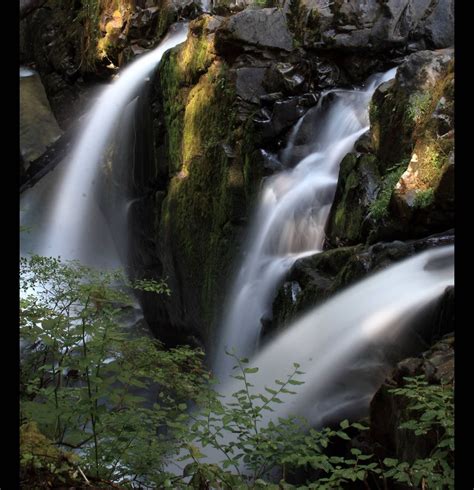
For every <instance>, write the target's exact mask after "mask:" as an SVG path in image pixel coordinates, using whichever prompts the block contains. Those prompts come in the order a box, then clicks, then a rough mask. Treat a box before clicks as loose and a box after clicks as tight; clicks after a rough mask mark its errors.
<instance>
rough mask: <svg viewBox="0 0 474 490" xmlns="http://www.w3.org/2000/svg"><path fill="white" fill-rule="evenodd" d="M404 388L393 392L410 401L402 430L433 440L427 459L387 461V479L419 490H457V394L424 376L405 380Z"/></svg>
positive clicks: (448, 386)
mask: <svg viewBox="0 0 474 490" xmlns="http://www.w3.org/2000/svg"><path fill="white" fill-rule="evenodd" d="M404 379H405V382H406V384H405V385H404V386H403V387H402V388H395V389H392V390H390V392H391V393H393V394H395V395H397V396H401V397H404V398H405V399H406V400H407V401H408V406H407V410H408V412H409V413H410V414H411V416H412V417H411V418H409V419H408V420H407V421H405V422H403V423H402V424H401V425H400V429H402V430H407V431H410V432H413V433H414V435H415V436H425V437H427V436H431V437H432V438H434V444H433V449H432V450H431V453H430V454H429V455H428V457H427V458H424V459H417V460H416V461H414V462H413V463H408V462H401V461H398V460H396V459H391V458H385V460H384V465H385V467H386V468H388V469H386V471H385V472H384V475H385V477H387V478H392V479H393V480H395V481H397V482H400V483H407V484H408V485H409V486H415V487H418V488H420V487H421V488H449V489H451V488H454V390H453V387H452V386H450V385H435V384H429V383H428V382H427V381H426V379H425V378H424V376H416V377H413V378H404Z"/></svg>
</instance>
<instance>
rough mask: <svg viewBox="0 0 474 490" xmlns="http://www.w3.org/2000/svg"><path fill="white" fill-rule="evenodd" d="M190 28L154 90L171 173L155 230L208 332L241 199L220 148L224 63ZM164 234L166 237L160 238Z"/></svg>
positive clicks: (228, 99)
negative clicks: (167, 243) (229, 228)
mask: <svg viewBox="0 0 474 490" xmlns="http://www.w3.org/2000/svg"><path fill="white" fill-rule="evenodd" d="M200 27H202V24H201V26H199V25H197V26H196V25H194V29H195V31H194V32H195V33H196V32H198V35H197V37H196V36H190V37H189V38H188V41H187V42H186V44H185V45H184V46H182V47H180V48H178V49H176V50H174V51H173V52H172V53H170V55H169V56H168V57H166V58H165V59H164V60H163V65H162V68H161V74H160V77H161V86H162V90H163V103H164V113H165V124H166V126H167V134H168V141H167V148H168V161H169V165H170V172H171V173H172V175H174V176H173V178H172V180H171V182H170V186H169V190H168V195H167V197H166V199H165V201H164V202H163V212H162V219H161V225H160V230H159V231H158V233H162V231H163V230H165V232H166V234H168V235H169V236H170V237H172V238H171V239H172V242H173V243H172V244H171V246H172V247H173V249H174V250H176V255H177V256H178V262H179V264H180V268H181V269H182V270H185V271H186V274H187V275H188V276H187V277H186V282H187V284H186V287H187V289H188V290H189V289H192V290H194V294H195V295H196V297H197V298H196V299H197V304H198V305H200V307H202V310H203V315H204V317H205V319H206V322H207V323H208V324H210V323H211V321H212V319H213V318H212V316H213V307H212V305H213V303H214V301H215V299H216V291H217V289H218V288H217V284H218V282H219V277H220V275H221V274H222V273H223V270H224V269H225V267H226V266H227V265H228V264H230V262H231V258H230V254H231V253H232V251H231V250H230V249H229V248H228V247H227V248H223V246H222V244H223V242H224V241H225V240H227V239H228V237H227V236H226V235H227V233H228V232H225V231H224V230H225V229H226V224H227V223H228V222H230V221H232V219H233V216H232V213H233V210H234V208H235V203H234V200H235V199H236V196H235V195H236V194H240V193H242V191H243V185H244V183H243V176H242V170H241V169H240V168H238V167H235V166H232V165H231V162H230V160H229V157H228V155H227V154H226V151H225V148H226V147H227V146H229V147H233V146H234V145H235V141H234V138H233V129H234V125H235V120H234V113H233V103H234V99H235V93H234V91H233V89H232V84H231V81H230V79H229V77H230V75H229V72H228V69H227V66H226V64H225V63H224V62H222V61H220V60H218V59H215V55H214V52H213V44H212V39H211V40H209V39H208V38H207V36H206V34H205V32H204V29H200ZM166 230H167V231H166Z"/></svg>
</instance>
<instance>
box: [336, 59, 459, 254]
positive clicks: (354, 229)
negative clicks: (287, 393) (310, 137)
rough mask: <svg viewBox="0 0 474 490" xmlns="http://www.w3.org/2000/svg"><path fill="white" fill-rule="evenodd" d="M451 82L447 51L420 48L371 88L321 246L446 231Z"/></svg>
mask: <svg viewBox="0 0 474 490" xmlns="http://www.w3.org/2000/svg"><path fill="white" fill-rule="evenodd" d="M453 83H454V79H453V51H452V50H440V51H422V52H419V53H415V54H413V55H411V56H409V57H408V58H407V60H406V61H405V62H404V63H403V64H402V65H400V67H399V68H398V71H397V76H396V78H395V80H392V81H389V82H387V83H384V84H382V85H381V86H380V87H379V88H378V89H377V90H376V92H375V94H374V96H373V99H372V101H371V105H370V110H369V114H370V123H371V129H370V135H371V142H370V144H366V145H362V144H361V145H359V149H360V151H361V152H363V153H362V155H357V154H351V155H349V156H347V157H346V158H345V159H344V161H343V163H342V164H341V170H340V174H339V181H338V187H337V191H336V195H335V199H334V203H333V206H332V209H331V213H330V217H329V221H328V226H327V243H326V247H330V246H345V245H351V244H356V243H363V242H365V241H369V242H372V243H373V242H375V241H379V240H386V239H395V238H401V239H404V238H405V239H406V238H415V237H421V236H426V235H427V234H430V233H436V232H440V231H442V230H445V229H447V228H450V227H452V226H453V214H454V207H453V204H454V186H453V178H452V176H453V168H454V157H453V155H454V153H453V139H454V129H453V112H452V104H453ZM356 146H357V145H356Z"/></svg>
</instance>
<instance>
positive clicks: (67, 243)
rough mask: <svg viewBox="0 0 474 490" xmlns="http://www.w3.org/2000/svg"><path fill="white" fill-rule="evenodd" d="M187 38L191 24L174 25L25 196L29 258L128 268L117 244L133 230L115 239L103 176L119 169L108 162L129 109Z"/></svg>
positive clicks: (111, 88)
mask: <svg viewBox="0 0 474 490" xmlns="http://www.w3.org/2000/svg"><path fill="white" fill-rule="evenodd" d="M187 32H188V27H187V24H184V23H183V24H174V26H172V27H171V28H170V31H169V33H168V34H167V35H166V37H165V38H164V39H163V40H162V41H161V43H160V44H159V46H158V47H157V48H155V49H154V50H153V51H151V52H149V53H147V54H144V55H142V56H140V57H139V58H138V59H137V60H136V61H134V62H133V63H131V64H130V65H129V66H127V67H126V68H125V69H124V70H123V71H120V72H119V74H118V76H117V78H116V79H115V80H114V81H113V82H112V83H111V84H110V85H108V86H107V87H105V88H104V89H103V91H102V93H101V94H100V95H99V97H98V98H97V101H96V102H95V104H94V105H93V107H92V108H91V110H90V112H89V113H88V114H87V116H86V117H85V119H86V120H85V123H84V127H83V129H82V131H81V133H80V134H79V137H78V140H77V143H76V144H75V146H74V147H73V149H72V152H71V154H70V155H69V156H68V157H67V158H66V159H65V160H63V161H62V162H61V164H60V165H58V167H57V168H56V169H55V170H54V171H52V172H50V174H48V175H47V176H46V177H44V178H43V179H42V180H41V181H40V182H39V183H38V184H37V185H36V186H34V187H33V188H31V189H28V190H27V191H26V192H25V193H24V194H23V195H22V199H21V203H20V207H21V212H22V214H23V216H22V219H21V222H22V225H26V226H30V227H31V230H30V231H29V233H26V234H24V236H23V237H22V245H21V252H22V253H23V254H25V253H37V254H40V255H44V256H61V257H62V258H63V259H67V260H71V259H77V260H80V261H81V262H82V263H84V264H86V265H92V266H96V267H101V268H115V267H120V266H123V263H122V260H121V257H120V254H119V252H118V248H119V246H118V244H117V243H115V241H116V240H117V239H118V238H117V237H120V238H119V239H120V240H127V230H126V228H125V229H123V230H121V232H120V233H116V234H115V235H114V236H112V235H111V232H110V225H109V223H108V221H109V220H107V219H106V217H105V216H104V213H103V211H102V210H101V209H100V207H99V206H98V201H99V200H100V197H101V196H100V193H101V192H103V190H104V187H103V186H102V185H101V180H102V176H103V175H110V173H111V168H110V165H113V162H110V161H107V159H108V156H109V155H108V152H109V150H110V145H111V144H112V143H113V138H114V136H116V132H117V128H118V126H119V123H120V120H121V116H122V113H125V114H126V109H127V105H128V104H129V103H130V101H131V100H132V99H133V98H134V97H136V95H137V94H138V93H140V90H141V88H142V87H143V85H144V84H145V82H146V79H147V77H149V76H150V75H151V73H152V71H153V70H154V68H155V67H156V66H157V65H158V64H159V62H160V60H161V58H162V56H163V54H164V53H165V52H166V51H167V50H169V49H171V48H173V47H174V46H176V45H177V44H180V43H182V42H184V41H185V40H186V36H187ZM20 73H21V71H20ZM123 199H124V200H125V196H123ZM114 204H117V203H116V202H114ZM122 207H123V209H121V208H119V209H112V210H111V213H112V215H113V214H114V213H115V214H117V213H121V214H123V215H124V216H126V213H125V210H126V202H123V206H122ZM123 221H124V227H125V226H126V223H125V220H123Z"/></svg>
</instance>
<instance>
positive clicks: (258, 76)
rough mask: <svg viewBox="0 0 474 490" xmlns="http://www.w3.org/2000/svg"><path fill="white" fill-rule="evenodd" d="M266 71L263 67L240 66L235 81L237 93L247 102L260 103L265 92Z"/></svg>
mask: <svg viewBox="0 0 474 490" xmlns="http://www.w3.org/2000/svg"><path fill="white" fill-rule="evenodd" d="M265 71H266V69H265V68H261V67H244V68H238V69H237V70H236V81H235V88H236V91H237V95H238V96H239V97H241V98H242V99H243V100H245V101H247V102H252V103H254V104H258V103H259V100H260V96H262V95H264V94H265V89H264V88H263V85H262V82H263V78H264V76H265Z"/></svg>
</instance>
